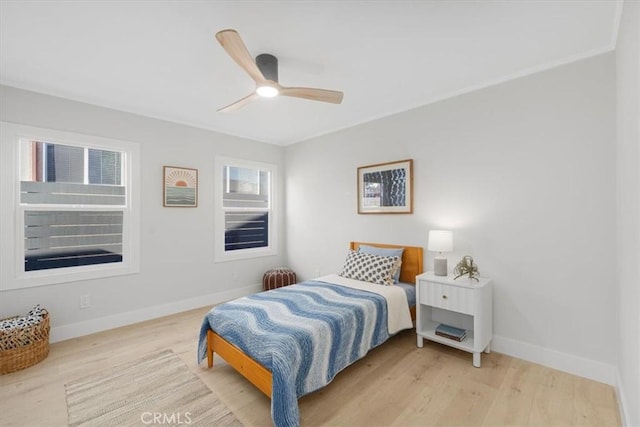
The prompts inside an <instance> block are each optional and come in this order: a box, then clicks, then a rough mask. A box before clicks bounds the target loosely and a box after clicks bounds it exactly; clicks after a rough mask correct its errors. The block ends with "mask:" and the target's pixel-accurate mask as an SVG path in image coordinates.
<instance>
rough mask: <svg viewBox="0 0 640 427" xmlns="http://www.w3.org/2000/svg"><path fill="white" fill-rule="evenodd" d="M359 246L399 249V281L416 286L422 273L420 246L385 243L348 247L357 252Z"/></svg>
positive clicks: (354, 243) (350, 244)
mask: <svg viewBox="0 0 640 427" xmlns="http://www.w3.org/2000/svg"><path fill="white" fill-rule="evenodd" d="M360 245H365V246H375V247H378V248H389V249H399V248H404V252H402V266H401V267H400V281H401V282H404V283H413V284H414V285H415V284H416V276H417V275H418V274H422V273H423V267H422V259H423V249H422V247H420V246H404V245H389V244H386V243H367V242H350V243H349V247H350V248H351V249H352V250H354V251H357V250H358V248H359V247H360Z"/></svg>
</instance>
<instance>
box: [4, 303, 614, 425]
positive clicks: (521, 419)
mask: <svg viewBox="0 0 640 427" xmlns="http://www.w3.org/2000/svg"><path fill="white" fill-rule="evenodd" d="M207 311H208V308H202V309H198V310H193V311H189V312H185V313H181V314H177V315H173V316H168V317H164V318H161V319H157V320H152V321H148V322H144V323H139V324H136V325H131V326H127V327H124V328H119V329H114V330H111V331H106V332H101V333H98V334H93V335H89V336H85V337H81V338H76V339H73V340H69V341H64V342H60V343H56V344H52V345H51V352H50V354H49V357H48V358H47V359H46V360H44V361H43V362H41V363H40V364H38V365H36V366H33V367H31V368H28V369H26V370H23V371H20V372H16V373H13V374H9V375H2V376H0V425H2V426H5V427H7V426H64V425H67V406H66V400H65V389H64V385H65V383H67V382H68V381H71V380H74V379H78V378H81V377H83V376H86V375H88V374H90V373H94V372H97V371H99V370H102V369H105V368H108V367H111V366H115V365H119V364H121V363H124V362H127V361H130V360H132V359H135V358H138V357H140V356H142V355H145V354H147V353H150V352H153V351H156V350H162V349H171V350H173V351H174V352H175V353H176V354H178V355H180V357H181V358H182V359H183V360H184V362H185V363H186V364H187V365H188V366H189V367H190V369H191V370H192V371H193V372H195V373H196V374H197V375H198V376H199V377H200V378H201V379H202V381H203V382H204V383H205V384H207V386H208V387H209V388H211V390H213V392H214V393H215V394H216V395H217V396H218V397H219V398H220V399H221V400H222V401H223V402H224V403H225V404H226V405H227V406H228V407H229V408H230V409H231V410H232V411H233V412H234V413H235V414H236V415H237V416H238V418H239V419H240V420H241V421H242V422H243V423H244V424H245V425H246V426H248V427H250V426H269V425H271V415H270V401H269V400H268V399H267V398H266V397H265V396H264V395H263V394H262V393H260V392H259V391H258V390H257V389H255V388H254V387H253V386H252V385H251V384H250V383H249V382H247V381H246V380H245V379H244V378H242V377H241V376H240V375H239V374H237V373H236V372H235V371H234V370H233V369H232V368H230V367H229V366H228V365H226V364H225V363H224V361H222V360H221V359H219V358H218V357H217V355H216V359H215V362H214V367H213V369H211V370H209V369H206V367H205V366H206V363H204V364H203V365H202V366H197V365H196V341H197V335H198V331H199V328H200V323H201V321H202V318H203V316H204V315H205V313H206V312H207ZM415 341H416V340H415V333H414V332H413V331H405V332H402V333H400V334H398V335H397V336H395V337H393V338H392V339H391V340H390V341H388V342H387V343H385V344H384V345H382V346H381V347H379V348H376V349H374V350H372V351H371V352H370V353H369V354H368V355H367V357H366V358H364V359H362V360H360V361H358V362H357V363H355V364H354V365H352V366H351V367H349V368H347V369H346V370H345V371H343V372H342V373H340V374H339V375H338V376H337V377H336V378H335V380H334V381H333V382H332V383H331V384H329V386H327V387H325V388H324V389H322V390H320V391H317V392H315V393H312V394H310V395H308V396H305V397H303V398H302V399H300V412H301V417H302V425H303V426H503V425H508V426H597V427H606V426H619V425H620V418H619V416H618V409H617V403H616V398H615V394H614V390H613V388H612V387H610V386H607V385H605V384H601V383H598V382H594V381H589V380H586V379H583V378H579V377H576V376H573V375H569V374H565V373H563V372H560V371H556V370H553V369H548V368H545V367H542V366H540V365H536V364H533V363H528V362H524V361H522V360H519V359H514V358H512V357H508V356H505V355H501V354H499V353H495V352H493V353H491V354H483V356H482V368H480V369H477V368H474V367H473V366H472V365H471V355H470V354H468V353H464V352H461V351H458V350H454V349H450V348H449V347H446V346H442V345H439V344H435V343H431V342H430V343H425V347H424V348H422V349H418V348H416V345H415Z"/></svg>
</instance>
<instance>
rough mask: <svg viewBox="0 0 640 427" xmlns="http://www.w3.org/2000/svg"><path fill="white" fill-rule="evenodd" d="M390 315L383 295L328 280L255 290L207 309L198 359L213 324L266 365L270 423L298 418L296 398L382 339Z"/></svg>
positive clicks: (293, 421)
mask: <svg viewBox="0 0 640 427" xmlns="http://www.w3.org/2000/svg"><path fill="white" fill-rule="evenodd" d="M376 286H379V285H376ZM405 307H406V306H405ZM406 311H407V313H408V309H407V310H406ZM387 315H388V314H387V301H386V299H385V298H384V297H382V296H381V295H378V294H375V293H372V292H368V291H364V290H359V289H352V288H349V287H345V286H340V285H337V284H332V283H326V282H320V281H307V282H303V283H299V284H297V285H293V286H288V287H283V288H279V289H275V290H272V291H269V292H261V293H257V294H254V295H250V296H247V297H243V298H239V299H236V300H234V301H230V302H227V303H224V304H221V305H218V306H216V307H214V308H213V309H212V310H211V311H210V312H209V313H208V314H207V315H206V316H205V318H204V320H203V323H202V327H201V329H200V339H199V343H198V363H200V362H202V360H204V358H205V357H206V350H207V331H208V330H209V329H212V330H214V331H215V332H216V333H217V334H219V335H221V336H222V337H224V338H225V339H226V340H227V341H229V342H230V343H231V344H233V345H235V346H236V347H238V348H240V349H241V350H242V351H243V352H244V353H245V354H246V355H248V356H250V357H251V358H252V359H254V360H255V361H257V362H258V363H260V364H261V365H263V366H264V367H265V368H267V369H268V370H269V371H271V373H272V378H273V385H272V387H273V390H272V396H271V417H272V419H273V423H274V424H275V425H276V426H277V427H284V426H287V427H289V426H299V425H300V414H299V409H298V398H300V397H301V396H303V395H305V394H307V393H311V392H312V391H315V390H318V389H320V388H321V387H323V386H325V385H327V384H328V383H329V382H331V380H333V378H334V377H335V375H336V374H337V373H338V372H340V371H341V370H342V369H344V368H346V367H347V366H349V365H350V364H352V363H353V362H355V361H356V360H358V359H360V358H362V357H364V356H365V355H366V354H367V352H368V351H369V350H370V349H372V348H373V347H376V346H378V345H380V344H382V343H383V342H384V341H386V340H387V339H388V338H389V336H390V335H389V332H388V328H387V326H388V324H387ZM409 327H410V326H409Z"/></svg>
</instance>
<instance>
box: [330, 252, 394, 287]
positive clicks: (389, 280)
mask: <svg viewBox="0 0 640 427" xmlns="http://www.w3.org/2000/svg"><path fill="white" fill-rule="evenodd" d="M401 264H402V259H401V258H400V257H397V256H379V255H372V254H367V253H364V252H356V251H349V254H348V255H347V259H346V260H345V262H344V267H343V268H342V272H341V273H340V276H342V277H346V278H348V279H355V280H362V281H363V282H370V283H376V284H378V285H393V274H394V273H395V272H396V270H398V269H399V268H400V265H401Z"/></svg>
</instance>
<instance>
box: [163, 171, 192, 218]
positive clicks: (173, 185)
mask: <svg viewBox="0 0 640 427" xmlns="http://www.w3.org/2000/svg"><path fill="white" fill-rule="evenodd" d="M163 169H164V184H163V186H162V190H163V191H162V192H163V196H164V198H163V206H165V207H182V208H195V207H197V206H198V169H190V168H181V167H176V166H165V167H164V168H163Z"/></svg>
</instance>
